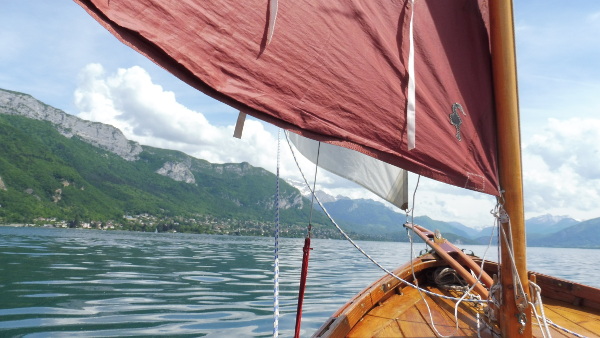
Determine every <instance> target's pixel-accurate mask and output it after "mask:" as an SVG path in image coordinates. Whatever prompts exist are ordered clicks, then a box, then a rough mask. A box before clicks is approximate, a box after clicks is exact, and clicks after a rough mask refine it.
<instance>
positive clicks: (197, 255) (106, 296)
mask: <svg viewBox="0 0 600 338" xmlns="http://www.w3.org/2000/svg"><path fill="white" fill-rule="evenodd" d="M359 243H360V245H361V246H362V247H363V249H364V250H365V251H367V252H368V253H369V254H371V255H372V256H373V257H374V258H375V259H376V260H379V261H380V262H381V263H383V265H384V266H386V267H387V268H389V269H392V268H394V267H396V266H398V265H400V264H403V263H405V262H406V261H407V260H408V259H409V257H410V246H409V244H408V243H389V242H359ZM302 245H303V240H302V239H286V238H282V239H280V246H281V248H280V270H281V275H280V312H281V314H280V319H279V328H280V335H281V336H283V337H288V336H293V330H294V321H295V312H296V297H297V293H298V285H299V278H300V265H301V257H302ZM312 247H313V248H314V250H312V251H311V260H310V268H309V276H308V283H307V290H306V298H305V303H304V316H303V321H302V336H309V335H311V334H312V333H313V332H314V331H315V330H317V329H318V328H319V327H320V325H321V324H322V323H323V322H324V321H325V320H326V319H327V318H329V316H330V315H331V314H332V313H333V312H335V310H337V309H338V308H339V307H340V306H341V305H343V304H344V303H345V302H346V301H347V300H348V299H349V298H350V297H352V296H353V295H354V294H356V293H357V292H358V291H360V290H362V289H363V288H364V287H365V286H367V285H368V284H370V283H371V282H372V281H373V280H375V279H376V278H377V277H379V276H380V275H382V272H381V271H380V270H378V269H377V268H375V267H374V266H373V264H372V263H371V262H370V261H368V260H366V258H364V257H363V256H362V255H361V254H360V253H358V252H357V251H356V249H354V247H352V246H351V245H350V244H349V243H347V242H345V241H337V240H313V245H312ZM421 249H423V245H422V244H420V245H416V246H415V250H416V251H419V250H421ZM467 249H471V250H473V251H475V253H476V254H479V255H482V254H483V252H484V250H485V247H482V246H468V247H467ZM528 254H529V255H528V256H529V258H528V261H529V268H530V269H531V270H534V271H537V272H541V273H545V274H550V275H553V276H557V277H562V278H565V279H569V280H572V281H576V282H580V283H584V284H588V285H593V286H596V287H600V278H599V277H600V267H599V266H598V264H589V263H590V262H594V263H597V262H600V250H585V249H550V248H529V249H528ZM495 255H496V248H494V247H493V248H491V249H490V252H489V253H488V258H492V257H495ZM272 267H273V239H272V238H258V237H227V236H205V235H188V234H165V233H158V234H154V233H133V232H119V231H95V230H77V229H47V228H14V227H0V336H2V337H13V336H19V337H53V336H69V337H122V336H194V337H197V336H208V337H234V336H237V337H262V336H271V335H272V330H273V282H272V280H273V272H272V270H273V268H272Z"/></svg>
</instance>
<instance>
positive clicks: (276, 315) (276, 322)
mask: <svg viewBox="0 0 600 338" xmlns="http://www.w3.org/2000/svg"><path fill="white" fill-rule="evenodd" d="M280 144H281V129H280V130H279V132H278V133H277V184H276V186H277V188H276V190H275V262H274V264H273V269H274V271H273V275H274V277H273V284H274V286H273V338H277V337H278V336H279V166H280V156H279V155H280V151H279V149H280Z"/></svg>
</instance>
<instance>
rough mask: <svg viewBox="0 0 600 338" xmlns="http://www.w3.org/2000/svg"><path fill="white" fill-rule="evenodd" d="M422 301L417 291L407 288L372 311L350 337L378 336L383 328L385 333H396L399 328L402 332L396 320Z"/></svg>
mask: <svg viewBox="0 0 600 338" xmlns="http://www.w3.org/2000/svg"><path fill="white" fill-rule="evenodd" d="M420 300H421V298H420V297H419V295H418V293H417V291H416V290H414V289H412V288H407V289H406V290H405V291H404V292H403V294H402V295H400V294H395V295H392V296H391V297H390V298H388V299H387V300H386V301H385V302H384V303H383V304H381V305H379V306H375V307H374V308H373V309H371V311H370V312H369V314H368V315H367V316H365V318H363V319H362V321H360V322H359V323H357V324H356V325H355V326H354V328H353V329H352V330H351V331H350V333H349V334H348V336H349V337H366V336H373V335H375V336H377V334H376V332H377V331H378V330H379V329H381V328H383V329H384V330H383V331H386V332H387V331H391V332H394V327H396V328H397V331H398V332H401V331H399V330H400V328H399V327H398V324H397V322H396V318H397V317H398V316H399V315H400V314H401V313H402V312H404V311H406V310H407V309H408V308H409V307H411V306H414V304H415V303H416V302H418V301H420ZM378 328H379V329H378Z"/></svg>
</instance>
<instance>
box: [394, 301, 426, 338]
mask: <svg viewBox="0 0 600 338" xmlns="http://www.w3.org/2000/svg"><path fill="white" fill-rule="evenodd" d="M398 325H399V326H400V327H401V329H402V333H403V334H404V336H405V337H415V338H416V337H435V333H434V332H433V330H432V329H431V327H430V326H429V324H427V323H426V322H425V318H423V316H422V315H421V312H420V311H419V310H418V309H417V308H416V307H415V306H412V307H410V308H409V309H407V310H406V311H405V312H404V313H402V314H400V315H399V316H398Z"/></svg>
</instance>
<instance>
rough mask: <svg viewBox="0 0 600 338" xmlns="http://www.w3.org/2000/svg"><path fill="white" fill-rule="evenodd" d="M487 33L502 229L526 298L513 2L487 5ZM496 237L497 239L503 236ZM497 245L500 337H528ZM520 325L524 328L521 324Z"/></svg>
mask: <svg viewBox="0 0 600 338" xmlns="http://www.w3.org/2000/svg"><path fill="white" fill-rule="evenodd" d="M490 30H491V33H490V39H491V49H492V67H493V74H494V92H495V100H496V114H497V128H498V132H497V134H498V162H499V164H498V166H499V170H500V185H501V189H503V190H504V199H503V200H501V202H504V209H505V210H506V212H507V213H508V215H509V217H510V226H511V228H512V231H509V228H508V223H504V224H502V228H503V229H504V233H506V234H507V235H509V236H510V233H511V232H512V240H513V242H512V247H513V252H514V259H515V265H516V270H517V272H518V274H519V277H520V280H521V283H522V285H523V289H524V291H525V292H526V293H527V296H526V297H527V299H529V281H528V279H527V264H526V240H525V216H524V207H523V180H522V166H521V135H520V127H519V100H518V92H517V72H516V56H515V38H514V22H513V9H512V0H491V1H490ZM500 232H501V234H502V232H503V231H502V230H500ZM500 241H501V242H500V243H499V245H500V247H501V249H500V251H501V262H502V265H501V268H500V274H501V278H500V283H501V285H502V305H501V308H500V310H499V313H498V320H499V324H500V329H501V332H502V336H503V337H531V335H532V325H531V324H532V322H531V308H530V307H529V306H527V307H526V308H525V309H523V308H521V309H519V306H518V304H517V300H515V293H514V291H515V288H516V287H517V285H515V283H514V279H513V275H514V273H513V268H512V263H511V262H512V258H511V255H510V253H509V251H508V249H509V248H508V247H507V246H506V244H505V242H504V239H502V237H501V239H500ZM509 241H510V238H509ZM527 299H525V301H527ZM523 321H524V322H525V325H522V322H523Z"/></svg>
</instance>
